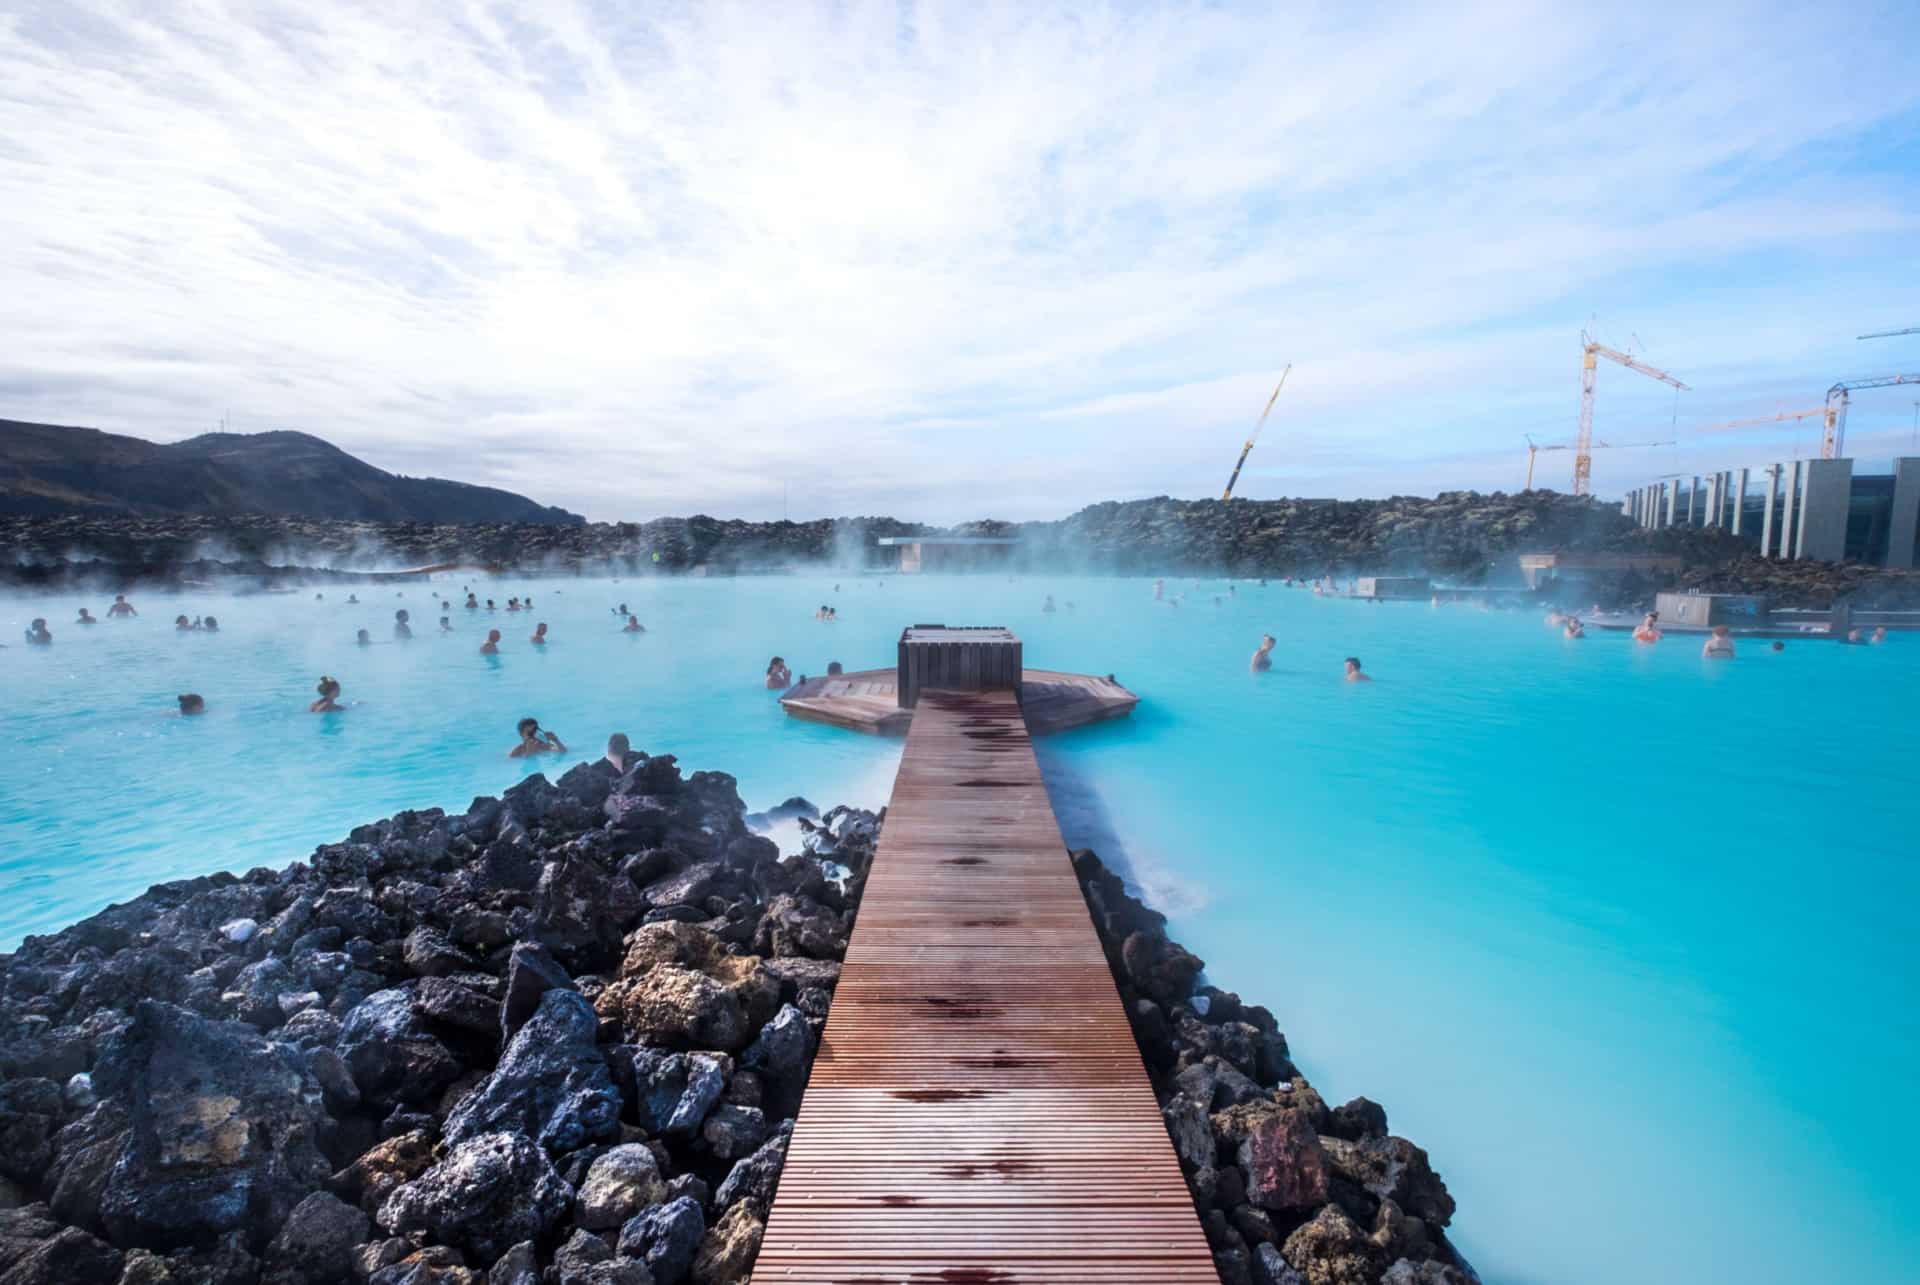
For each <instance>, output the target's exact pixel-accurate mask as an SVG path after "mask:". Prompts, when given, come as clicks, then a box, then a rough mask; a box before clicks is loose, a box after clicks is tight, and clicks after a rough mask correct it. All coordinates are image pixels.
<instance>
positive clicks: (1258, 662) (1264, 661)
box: [1247, 634, 1273, 674]
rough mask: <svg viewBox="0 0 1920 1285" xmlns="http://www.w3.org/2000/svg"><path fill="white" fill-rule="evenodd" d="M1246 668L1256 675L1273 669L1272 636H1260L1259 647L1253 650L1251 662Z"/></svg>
mask: <svg viewBox="0 0 1920 1285" xmlns="http://www.w3.org/2000/svg"><path fill="white" fill-rule="evenodd" d="M1247 668H1248V669H1250V670H1252V671H1253V672H1254V673H1256V674H1260V673H1265V672H1266V671H1267V670H1269V669H1272V668H1273V635H1272V634H1261V635H1260V645H1259V646H1258V647H1256V648H1254V649H1253V660H1252V661H1250V662H1249V663H1248V665H1247Z"/></svg>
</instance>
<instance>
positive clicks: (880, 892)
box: [753, 689, 1219, 1285]
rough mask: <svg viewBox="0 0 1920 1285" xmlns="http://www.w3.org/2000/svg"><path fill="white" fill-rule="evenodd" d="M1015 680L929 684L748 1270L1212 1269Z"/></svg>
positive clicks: (835, 1279) (1056, 1279) (809, 1273)
mask: <svg viewBox="0 0 1920 1285" xmlns="http://www.w3.org/2000/svg"><path fill="white" fill-rule="evenodd" d="M1218 1279H1219V1277H1218V1275H1217V1273H1216V1271H1215V1268H1214V1264H1213V1259H1212V1256H1211V1253H1210V1251H1209V1249H1208V1246H1207V1241H1206V1237H1205V1235H1204V1234H1203V1233H1202V1231H1201V1228H1200V1223H1199V1220H1198V1218H1197V1217H1196V1216H1195V1214H1194V1207H1193V1199H1192V1197H1191V1196H1190V1195H1189V1194H1188V1192H1187V1187H1186V1184H1185V1182H1184V1181H1183V1180H1182V1178H1181V1175H1180V1165H1179V1162H1178V1161H1177V1160H1176V1158H1175V1156H1174V1153H1173V1147H1172V1145H1171V1143H1170V1142H1169V1141H1168V1139H1167V1132H1166V1128H1165V1126H1164V1124H1163V1123H1162V1122H1161V1117H1160V1109H1159V1106H1158V1104H1157V1103H1156V1102H1155V1100H1154V1095H1153V1089H1152V1086H1151V1085H1150V1084H1149V1083H1148V1081H1147V1076H1146V1071H1145V1069H1144V1068H1143V1067H1142V1065H1141V1062H1140V1054H1139V1051H1138V1049H1137V1047H1136V1045H1135V1043H1134V1037H1133V1032H1132V1030H1131V1029H1130V1028H1129V1026H1128V1024H1127V1017H1126V1013H1125V1010H1124V1009H1123V1008H1122V1006H1121V1003H1120V996H1119V993H1118V992H1117V991H1116V990H1115V988H1114V984H1113V978H1112V975H1111V973H1110V972H1109V971H1108V967H1107V961H1106V957H1105V955H1104V954H1103V953H1102V951H1101V949H1100V942H1099V938H1098V937H1097V936H1096V934H1095V932H1094V928H1093V923H1092V921H1091V919H1089V917H1088V914H1087V907H1086V902H1085V900H1084V899H1083V897H1082V895H1081V892H1080V886H1079V883H1078V881H1077V880H1076V879H1075V877H1074V873H1073V868H1072V865H1071V863H1070V862H1069V860H1068V858H1067V853H1066V845H1065V844H1064V843H1063V842H1062V840H1061V837H1060V830H1059V827H1058V825H1057V824H1056V822H1055V821H1054V816H1053V810H1052V808H1051V806H1050V805H1049V803H1048V799H1047V791H1046V787H1045V786H1044V785H1043V784H1042V782H1041V778H1040V767H1039V764H1038V762H1037V761H1036V760H1035V758H1034V755H1033V746H1032V743H1031V740H1030V736H1029V729H1028V726H1027V722H1026V720H1025V719H1024V718H1023V717H1022V715H1021V709H1020V705H1019V702H1018V701H1017V700H1016V699H1015V697H1014V694H1013V693H1012V692H1011V691H1008V690H998V691H978V692H949V691H940V690H934V689H924V690H922V692H921V694H920V699H919V703H918V707H917V710H916V711H915V712H914V713H913V723H912V729H911V731H909V733H908V735H907V745H906V751H905V753H904V754H903V755H902V756H901V759H900V770H899V775H898V776H897V777H896V778H895V780H894V786H893V797H892V800H891V802H890V804H889V806H888V811H887V817H886V822H885V824H884V825H883V827H882V829H881V832H880V842H879V847H878V850H877V853H876V855H875V857H874V862H873V867H872V870H871V873H870V874H869V876H868V880H867V886H866V891H865V893H864V894H863V896H862V898H861V904H860V913H859V917H858V918H857V920H856V921H855V923H854V928H853V935H852V938H851V940H850V942H849V944H848V948H847V957H846V963H845V965H844V966H843V968H842V970H841V974H840V984H839V987H838V989H837V991H836V994H835V997H834V1001H833V1007H832V1009H831V1010H830V1012H829V1014H828V1017H827V1026H826V1030H825V1033H824V1035H823V1036H822V1039H821V1044H820V1051H819V1056H818V1057H817V1058H816V1060H815V1062H814V1066H813V1074H812V1077H811V1079H810V1080H809V1081H808V1084H807V1089H806V1095H805V1098H804V1099H803V1101H802V1103H801V1107H800V1115H799V1118H798V1120H797V1122H796V1124H795V1128H794V1133H793V1140H792V1142H791V1144H790V1145H789V1147H788V1150H787V1160H786V1167H785V1170H784V1172H783V1174H782V1176H781V1179H780V1186H779V1190H778V1192H777V1193H776V1194H775V1197H774V1201H773V1208H772V1212H771V1214H770V1215H769V1218H768V1221H767V1228H766V1235H765V1238H764V1240H763V1241H762V1243H761V1248H760V1257H759V1260H758V1261H757V1262H756V1263H755V1265H754V1270H753V1281H754V1282H755V1285H846V1283H848V1282H856V1281H857V1282H863V1283H865V1285H888V1283H892V1285H908V1283H909V1282H938V1281H946V1282H992V1281H1006V1282H1014V1281H1018V1282H1026V1283H1027V1285H1065V1283H1066V1282H1098V1283H1100V1285H1214V1283H1215V1282H1216V1281H1218Z"/></svg>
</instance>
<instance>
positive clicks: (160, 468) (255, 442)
mask: <svg viewBox="0 0 1920 1285" xmlns="http://www.w3.org/2000/svg"><path fill="white" fill-rule="evenodd" d="M0 514H16V515H26V516H59V515H69V514H87V515H94V516H132V517H158V516H165V515H185V514H192V515H201V516H209V517H228V516H236V515H240V514H272V515H276V516H283V517H296V518H311V519H333V520H341V521H354V522H431V523H467V522H527V523H535V524H539V525H548V526H575V525H579V524H581V523H583V522H585V521H586V519H585V518H582V517H581V516H579V515H578V514H575V513H569V512H567V511H566V510H565V509H559V508H550V507H548V506H546V505H542V504H538V503H536V502H535V501H533V500H530V499H528V498H527V497H525V496H523V495H516V494H514V493H513V492H511V491H502V490H499V489H498V488H496V487H491V486H471V485H469V484H467V483H465V482H450V481H447V480H445V479H442V478H432V477H402V476H400V475H399V474H397V473H389V472H387V471H385V470H384V469H378V468H375V467H374V466H373V465H371V464H368V463H367V462H366V461H364V460H360V459H356V458H355V457H354V456H352V455H349V454H347V453H346V452H345V451H343V450H341V449H340V448H339V447H337V446H334V445H333V444H332V443H330V442H325V441H322V440H321V439H320V438H317V437H314V436H311V435H310V434H307V433H291V432H273V433H202V434H201V435H200V436H198V437H190V438H187V439H186V440H185V441H181V442H170V443H164V444H163V443H159V442H149V441H147V440H145V439H144V438H139V437H128V436H126V435H124V434H120V433H104V432H101V431H100V430H98V429H92V428H70V427H65V426H62V425H57V424H32V423H26V422H23V421H20V420H7V419H0Z"/></svg>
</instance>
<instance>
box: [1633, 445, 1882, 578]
mask: <svg viewBox="0 0 1920 1285" xmlns="http://www.w3.org/2000/svg"><path fill="white" fill-rule="evenodd" d="M1683 483H1685V484H1684V485H1683ZM1620 507H1621V511H1622V512H1623V513H1625V514H1626V515H1627V516H1628V517H1630V518H1633V519H1634V520H1635V521H1637V522H1638V523H1640V525H1641V526H1644V527H1647V528H1649V529H1653V530H1658V529H1661V528H1664V527H1673V526H1697V527H1715V528H1719V529H1721V530H1724V531H1728V532H1731V533H1732V534H1734V535H1737V536H1740V537H1741V538H1742V539H1744V540H1746V541H1747V543H1749V544H1751V545H1753V546H1754V547H1755V549H1756V550H1758V552H1759V553H1760V554H1761V555H1762V556H1763V557H1769V558H1815V559H1819V560H1821V561H1824V562H1839V561H1842V560H1843V559H1845V560H1851V561H1854V562H1866V563H1872V564H1874V565H1877V566H1884V567H1899V568H1911V567H1913V566H1915V565H1920V457H1916V456H1903V457H1902V458H1900V459H1896V460H1892V461H1867V460H1852V459H1842V460H1790V461H1787V462H1785V463H1781V464H1773V465H1769V466H1768V467H1766V468H1764V469H1752V470H1750V469H1744V468H1743V469H1732V470H1728V471H1727V472H1724V473H1713V474H1709V475H1707V476H1706V478H1705V480H1704V484H1703V481H1702V478H1701V477H1700V476H1699V475H1697V474H1696V475H1695V476H1694V477H1693V478H1692V479H1691V482H1688V479H1686V478H1684V477H1673V478H1665V479H1662V480H1660V481H1657V482H1652V483H1649V484H1648V485H1646V486H1643V487H1639V488H1637V489H1635V490H1633V491H1629V492H1628V493H1627V498H1626V500H1625V501H1624V502H1623V503H1622V504H1621V506H1620Z"/></svg>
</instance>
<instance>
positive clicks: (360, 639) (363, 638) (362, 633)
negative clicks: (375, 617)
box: [353, 629, 373, 647]
mask: <svg viewBox="0 0 1920 1285" xmlns="http://www.w3.org/2000/svg"><path fill="white" fill-rule="evenodd" d="M353 641H354V642H355V643H357V644H359V645H360V646H362V647H371V646H373V635H372V634H369V633H368V632H367V631H366V630H364V629H360V630H356V631H355V632H354V635H353Z"/></svg>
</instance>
